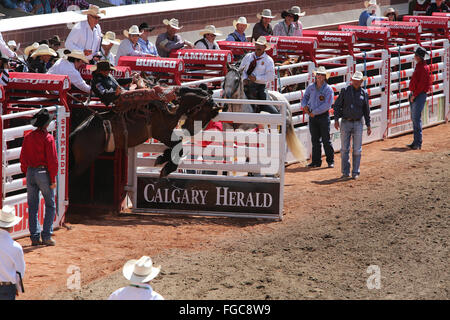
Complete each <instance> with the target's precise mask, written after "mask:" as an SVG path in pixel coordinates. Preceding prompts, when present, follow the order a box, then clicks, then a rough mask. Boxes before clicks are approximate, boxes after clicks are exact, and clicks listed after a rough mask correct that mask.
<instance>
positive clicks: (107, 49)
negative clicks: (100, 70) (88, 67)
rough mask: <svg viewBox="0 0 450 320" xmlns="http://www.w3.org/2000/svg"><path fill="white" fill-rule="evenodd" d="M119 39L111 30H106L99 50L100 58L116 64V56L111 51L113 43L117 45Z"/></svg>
mask: <svg viewBox="0 0 450 320" xmlns="http://www.w3.org/2000/svg"><path fill="white" fill-rule="evenodd" d="M119 44H120V40H119V39H117V38H116V34H115V33H114V32H112V31H108V32H106V33H105V35H104V36H103V40H102V48H101V50H100V52H101V53H102V60H107V61H109V63H110V64H111V65H113V66H114V65H115V64H116V56H115V55H114V54H113V53H112V52H111V49H112V47H113V46H114V45H119Z"/></svg>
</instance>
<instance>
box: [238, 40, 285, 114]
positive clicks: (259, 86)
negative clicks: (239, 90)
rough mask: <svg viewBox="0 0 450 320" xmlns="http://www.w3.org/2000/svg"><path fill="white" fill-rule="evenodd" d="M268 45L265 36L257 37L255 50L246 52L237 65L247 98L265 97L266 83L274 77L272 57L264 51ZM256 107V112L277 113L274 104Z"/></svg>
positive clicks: (264, 98)
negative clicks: (240, 71)
mask: <svg viewBox="0 0 450 320" xmlns="http://www.w3.org/2000/svg"><path fill="white" fill-rule="evenodd" d="M270 47H271V46H270V44H269V43H268V42H267V40H266V38H265V37H263V36H261V37H259V38H258V40H256V42H255V51H254V52H249V53H247V54H246V55H245V57H244V58H243V59H242V62H241V64H240V66H239V69H240V70H242V78H243V79H244V81H243V82H244V92H245V94H246V96H247V98H249V99H257V100H266V98H267V95H266V85H267V83H270V82H271V81H273V79H274V78H275V65H274V62H273V59H272V58H271V57H270V56H269V55H268V54H267V53H266V51H267V50H269V49H270ZM258 109H259V110H256V111H257V112H261V111H265V112H268V113H273V114H276V113H278V110H277V109H276V108H275V107H274V106H269V105H259V106H258Z"/></svg>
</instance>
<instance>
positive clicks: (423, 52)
mask: <svg viewBox="0 0 450 320" xmlns="http://www.w3.org/2000/svg"><path fill="white" fill-rule="evenodd" d="M414 54H415V55H416V56H419V57H421V58H422V60H424V59H425V55H429V54H428V52H427V50H425V49H424V48H422V47H417V49H416V51H414Z"/></svg>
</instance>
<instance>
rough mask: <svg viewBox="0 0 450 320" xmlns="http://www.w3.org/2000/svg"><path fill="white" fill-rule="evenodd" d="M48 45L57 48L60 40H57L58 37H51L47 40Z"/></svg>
mask: <svg viewBox="0 0 450 320" xmlns="http://www.w3.org/2000/svg"><path fill="white" fill-rule="evenodd" d="M48 43H49V44H52V45H57V46H59V45H61V39H60V38H59V36H58V35H57V34H55V35H54V36H53V37H51V38H50V39H48Z"/></svg>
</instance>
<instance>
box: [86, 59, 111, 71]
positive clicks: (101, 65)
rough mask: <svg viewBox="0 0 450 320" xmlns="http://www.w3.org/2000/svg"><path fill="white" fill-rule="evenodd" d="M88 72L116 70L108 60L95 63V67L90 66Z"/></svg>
mask: <svg viewBox="0 0 450 320" xmlns="http://www.w3.org/2000/svg"><path fill="white" fill-rule="evenodd" d="M90 70H91V71H92V72H95V71H110V70H116V68H114V67H113V66H112V65H111V63H109V61H108V60H100V61H99V62H97V64H96V65H94V66H92V67H91V68H90Z"/></svg>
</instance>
